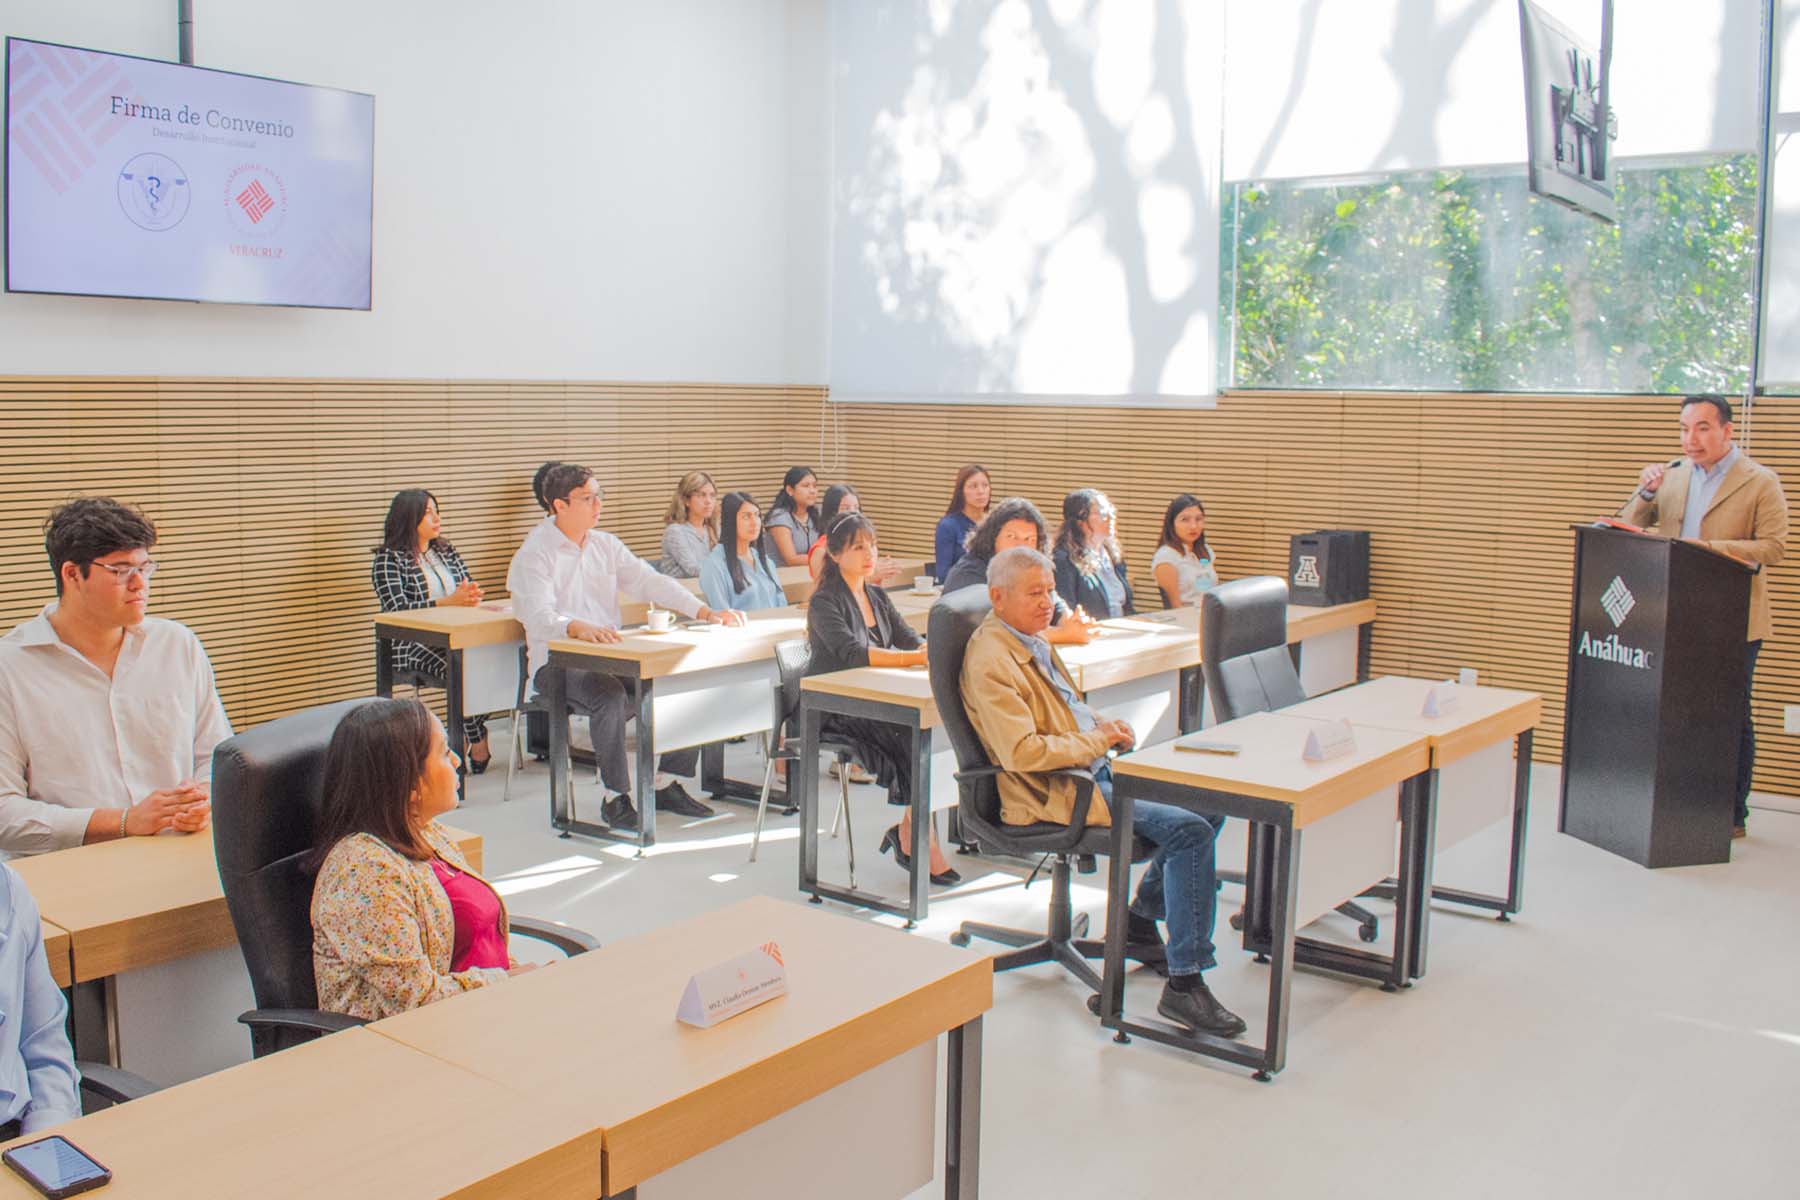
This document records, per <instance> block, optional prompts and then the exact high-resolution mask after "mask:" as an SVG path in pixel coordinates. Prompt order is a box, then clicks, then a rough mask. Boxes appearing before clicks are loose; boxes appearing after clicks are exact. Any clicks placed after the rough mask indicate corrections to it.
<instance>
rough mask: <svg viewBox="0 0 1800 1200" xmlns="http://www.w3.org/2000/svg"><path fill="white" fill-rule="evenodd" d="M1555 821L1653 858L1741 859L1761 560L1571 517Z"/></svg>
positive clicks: (1667, 862) (1669, 863) (1642, 860)
mask: <svg viewBox="0 0 1800 1200" xmlns="http://www.w3.org/2000/svg"><path fill="white" fill-rule="evenodd" d="M1575 531H1576V532H1575V588H1574V602H1573V605H1572V611H1571V613H1570V621H1569V675H1568V690H1567V703H1568V708H1567V717H1566V720H1565V724H1564V728H1563V762H1562V812H1561V816H1560V818H1559V820H1558V824H1557V827H1558V828H1559V829H1560V830H1562V832H1564V833H1567V834H1571V835H1573V836H1575V837H1578V838H1580V839H1581V840H1582V841H1584V842H1591V843H1593V844H1594V845H1596V846H1599V847H1600V848H1601V849H1604V850H1610V851H1612V852H1613V853H1614V854H1618V855H1622V856H1623V857H1625V858H1629V859H1631V860H1632V861H1633V862H1635V863H1638V864H1640V865H1642V866H1646V867H1678V866H1692V865H1695V864H1698V863H1717V862H1727V861H1729V860H1730V858H1731V825H1732V810H1733V807H1734V805H1735V801H1736V787H1737V767H1738V740H1739V736H1740V729H1741V723H1742V717H1743V711H1744V689H1745V688H1746V686H1747V681H1746V680H1745V678H1744V630H1745V627H1746V625H1747V623H1748V620H1749V611H1750V576H1751V574H1752V573H1753V572H1752V568H1750V567H1749V566H1747V565H1745V564H1744V563H1741V562H1739V561H1738V560H1737V559H1734V558H1731V557H1729V556H1727V555H1724V554H1719V553H1717V552H1715V551H1713V550H1709V549H1707V548H1706V547H1705V546H1701V545H1697V544H1695V543H1693V542H1683V541H1671V540H1670V539H1668V538H1663V537H1657V536H1654V535H1651V534H1642V533H1632V532H1629V531H1627V530H1623V529H1616V528H1611V527H1608V526H1604V525H1594V526H1587V525H1581V526H1576V527H1575Z"/></svg>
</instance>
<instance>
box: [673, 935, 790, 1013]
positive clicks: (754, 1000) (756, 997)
mask: <svg viewBox="0 0 1800 1200" xmlns="http://www.w3.org/2000/svg"><path fill="white" fill-rule="evenodd" d="M785 995H787V967H786V966H785V965H784V964H783V963H782V961H781V947H780V946H779V945H777V944H776V943H774V942H766V943H764V944H763V945H761V946H758V947H757V948H756V949H754V950H746V951H745V952H744V953H742V954H739V955H737V956H736V957H734V958H728V959H726V960H725V961H724V962H722V963H720V964H718V965H717V966H713V967H708V968H706V969H705V970H704V971H699V972H696V973H695V975H694V977H693V978H692V979H689V980H688V983H687V987H686V988H684V989H682V993H681V1004H680V1005H679V1006H678V1007H677V1008H676V1009H675V1016H676V1019H678V1020H680V1021H681V1022H682V1023H683V1024H687V1025H692V1026H694V1027H695V1028H697V1029H710V1028H711V1027H712V1026H714V1025H717V1024H718V1023H719V1022H720V1021H725V1020H729V1019H730V1018H732V1017H735V1016H737V1015H738V1014H739V1013H741V1012H747V1011H749V1010H750V1009H752V1008H755V1007H756V1006H757V1005H759V1004H762V1003H763V1002H764V1001H768V1000H773V999H775V998H776V997H777V996H785Z"/></svg>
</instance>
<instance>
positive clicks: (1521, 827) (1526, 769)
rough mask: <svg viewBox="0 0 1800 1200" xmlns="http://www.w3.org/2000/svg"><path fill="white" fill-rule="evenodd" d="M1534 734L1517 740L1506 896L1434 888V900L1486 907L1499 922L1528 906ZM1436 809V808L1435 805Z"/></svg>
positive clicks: (1524, 733)
mask: <svg viewBox="0 0 1800 1200" xmlns="http://www.w3.org/2000/svg"><path fill="white" fill-rule="evenodd" d="M1531 733H1532V731H1531V730H1529V729H1527V730H1524V731H1523V732H1521V733H1520V734H1519V735H1518V737H1517V738H1516V739H1514V742H1513V746H1514V751H1513V753H1514V756H1515V757H1514V761H1513V813H1512V847H1511V851H1510V857H1509V859H1508V863H1507V873H1506V895H1504V896H1490V895H1488V894H1487V893H1486V892H1470V891H1465V890H1463V889H1462V888H1453V887H1437V886H1433V887H1432V889H1431V898H1432V899H1433V900H1442V901H1444V902H1445V903H1446V904H1466V905H1468V906H1469V907H1470V908H1485V909H1487V910H1488V911H1489V912H1492V913H1493V914H1494V919H1495V920H1497V921H1508V920H1511V918H1512V914H1514V913H1516V912H1518V911H1519V909H1520V908H1521V907H1523V905H1524V903H1525V833H1526V826H1527V825H1528V824H1529V823H1530V818H1531ZM1434 807H1435V806H1434Z"/></svg>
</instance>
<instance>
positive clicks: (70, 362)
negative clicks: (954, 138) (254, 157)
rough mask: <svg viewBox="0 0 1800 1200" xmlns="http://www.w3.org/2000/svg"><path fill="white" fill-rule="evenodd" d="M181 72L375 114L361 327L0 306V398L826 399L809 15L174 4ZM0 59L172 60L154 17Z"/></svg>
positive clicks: (820, 142)
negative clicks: (539, 395) (217, 390)
mask: <svg viewBox="0 0 1800 1200" xmlns="http://www.w3.org/2000/svg"><path fill="white" fill-rule="evenodd" d="M195 8H196V10H197V12H196V17H197V24H196V33H195V44H196V60H197V62H198V63H199V65H202V66H208V67H217V68H221V69H224V70H234V71H244V72H248V73H252V74H258V75H267V76H272V77H275V78H281V79H291V80H295V81H298V82H302V83H317V84H326V85H330V86H333V87H340V88H349V89H354V90H356V91H363V92H370V93H373V94H374V95H375V97H376V108H375V113H376V117H375V120H376V151H375V236H374V245H375V266H374V311H373V312H370V313H344V312H318V311H309V310H299V309H279V308H248V307H237V306H228V305H189V304H174V303H168V302H160V301H136V300H133V301H126V300H94V299H80V298H69V297H46V296H29V295H0V373H6V374H103V375H104V374H165V375H253V376H402V377H428V378H549V379H558V378H571V379H668V380H695V381H706V382H732V383H821V382H824V376H825V365H824V362H825V341H824V339H825V325H826V323H827V322H826V311H827V308H826V305H827V301H826V297H825V286H826V284H825V280H824V260H825V253H826V252H825V249H824V247H825V245H826V242H825V237H826V233H825V228H824V225H823V221H824V214H825V199H824V196H825V191H824V188H825V184H824V179H825V174H826V171H827V170H828V158H827V156H828V153H829V145H828V142H827V132H826V131H827V130H828V123H827V122H828V118H827V116H826V115H825V104H826V96H827V90H826V80H827V75H828V65H827V62H828V60H827V55H828V34H827V30H828V14H827V11H826V2H825V0H613V2H600V0H507V2H506V3H493V2H492V0H483V2H479V3H478V2H477V0H379V2H375V3H371V2H369V0H307V2H306V3H301V4H295V3H274V2H272V0H197V3H196V4H195ZM0 33H6V34H12V35H16V36H21V37H31V38H41V39H44V40H49V41H58V42H64V43H68V44H71V45H77V46H84V47H90V48H93V49H98V50H112V51H119V52H122V53H128V54H139V55H144V56H147V57H154V58H166V59H173V58H174V57H175V52H176V34H175V5H174V4H173V3H171V2H170V0H0Z"/></svg>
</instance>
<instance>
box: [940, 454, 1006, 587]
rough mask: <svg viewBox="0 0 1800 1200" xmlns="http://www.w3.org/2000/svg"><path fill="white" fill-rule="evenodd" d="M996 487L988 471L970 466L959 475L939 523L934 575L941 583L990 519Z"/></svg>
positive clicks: (981, 467) (973, 464)
mask: <svg viewBox="0 0 1800 1200" xmlns="http://www.w3.org/2000/svg"><path fill="white" fill-rule="evenodd" d="M993 495H994V485H993V481H992V480H990V479H989V478H988V469H987V468H986V467H984V466H982V465H981V464H980V463H970V464H969V465H968V466H966V467H964V468H963V469H962V470H960V471H958V472H957V473H956V488H955V490H954V491H952V492H951V493H950V507H949V508H946V509H945V510H944V515H943V518H942V519H941V520H939V521H938V523H937V560H936V563H935V565H934V566H933V567H932V573H933V574H935V575H936V576H937V581H938V582H939V583H942V582H944V576H946V575H948V574H950V568H951V567H954V566H955V565H956V560H957V559H959V558H961V557H962V553H963V543H964V542H966V541H968V540H969V535H970V534H971V533H973V532H975V527H976V526H977V525H979V524H981V519H982V518H983V517H985V516H987V512H988V502H989V501H990V500H992V499H993Z"/></svg>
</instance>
